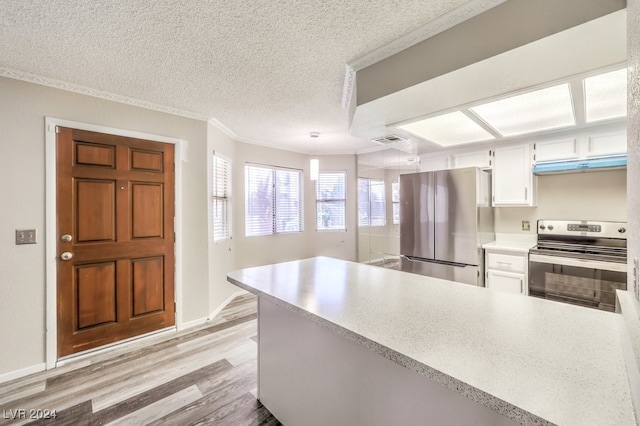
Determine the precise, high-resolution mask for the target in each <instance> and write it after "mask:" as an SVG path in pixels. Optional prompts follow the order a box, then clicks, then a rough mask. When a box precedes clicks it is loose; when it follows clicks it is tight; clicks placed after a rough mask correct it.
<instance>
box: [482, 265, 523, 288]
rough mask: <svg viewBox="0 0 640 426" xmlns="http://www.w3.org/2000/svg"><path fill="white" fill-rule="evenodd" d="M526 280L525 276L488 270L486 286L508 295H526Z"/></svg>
mask: <svg viewBox="0 0 640 426" xmlns="http://www.w3.org/2000/svg"><path fill="white" fill-rule="evenodd" d="M524 279H525V277H524V274H516V273H513V272H502V271H493V270H488V271H487V284H486V286H487V288H491V289H493V290H498V291H503V292H506V293H516V294H524V289H525V285H524V284H525V283H524Z"/></svg>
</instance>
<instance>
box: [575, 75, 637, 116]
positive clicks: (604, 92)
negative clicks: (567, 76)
mask: <svg viewBox="0 0 640 426" xmlns="http://www.w3.org/2000/svg"><path fill="white" fill-rule="evenodd" d="M584 95H585V112H586V121H587V123H591V122H594V121H601V120H608V119H611V118H620V117H625V116H626V115H627V69H626V68H623V69H620V70H616V71H611V72H608V73H604V74H600V75H595V76H593V77H588V78H585V79H584Z"/></svg>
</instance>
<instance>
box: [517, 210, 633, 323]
mask: <svg viewBox="0 0 640 426" xmlns="http://www.w3.org/2000/svg"><path fill="white" fill-rule="evenodd" d="M626 227H627V224H626V223H625V222H594V221H578V220H569V221H564V220H539V221H538V244H537V245H536V246H535V247H534V248H532V249H531V250H530V251H529V294H530V295H531V296H535V297H541V298H544V299H550V300H557V301H560V302H566V303H572V304H575V305H581V306H587V307H591V308H596V309H602V310H606V311H614V310H615V304H616V295H615V291H616V289H623V290H626V288H627V230H626Z"/></svg>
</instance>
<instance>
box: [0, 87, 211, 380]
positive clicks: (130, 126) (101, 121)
mask: <svg viewBox="0 0 640 426" xmlns="http://www.w3.org/2000/svg"><path fill="white" fill-rule="evenodd" d="M0 99H2V102H1V103H0V129H2V136H1V141H0V159H1V161H2V167H0V181H1V182H2V185H1V186H0V187H1V188H2V189H0V191H1V192H0V194H1V195H2V210H0V220H1V223H2V226H1V228H0V257H1V258H2V262H0V341H2V342H3V344H2V350H0V377H2V375H3V374H5V373H8V372H15V371H19V370H23V369H29V368H32V367H33V366H37V365H42V364H43V363H44V362H45V240H44V236H45V123H44V121H45V117H46V116H49V117H54V118H59V119H65V120H70V121H76V122H83V123H91V124H97V125H101V126H106V127H112V128H118V129H126V130H132V131H138V132H144V133H149V134H155V135H160V136H167V137H172V138H178V139H183V140H186V141H187V142H188V144H187V145H186V148H185V151H184V154H185V158H186V161H185V163H184V164H183V176H182V178H183V180H182V188H181V189H182V203H183V223H182V224H181V225H182V229H183V236H182V237H183V242H184V247H183V250H184V259H183V276H182V281H183V283H184V287H183V295H182V296H183V303H184V305H183V308H184V310H183V320H184V321H190V320H194V319H197V318H202V317H205V316H206V315H207V313H208V305H207V297H208V296H207V294H208V282H207V281H208V280H207V276H208V274H209V272H208V266H207V237H206V229H207V197H206V193H207V187H206V182H207V179H206V170H207V167H206V158H207V157H206V155H205V154H206V150H207V146H206V145H207V125H206V123H205V122H202V121H196V120H190V119H186V118H181V117H176V116H172V115H168V114H164V113H160V112H155V111H150V110H145V109H141V108H136V107H133V106H128V105H123V104H118V103H115V102H109V101H105V100H101V99H97V98H92V97H89V96H84V95H79V94H75V93H71V92H66V91H62V90H57V89H52V88H47V87H44V86H39V85H35V84H31V83H25V82H21V81H17V80H11V79H6V78H0ZM24 228H37V230H38V243H37V244H35V245H24V246H16V245H15V234H14V232H15V230H16V229H24ZM203 231H205V232H203ZM203 296H204V297H203Z"/></svg>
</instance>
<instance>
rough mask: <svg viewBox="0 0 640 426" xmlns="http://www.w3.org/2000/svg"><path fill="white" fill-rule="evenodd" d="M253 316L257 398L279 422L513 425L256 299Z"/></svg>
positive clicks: (426, 379)
mask: <svg viewBox="0 0 640 426" xmlns="http://www.w3.org/2000/svg"><path fill="white" fill-rule="evenodd" d="M258 315H259V319H258V324H259V335H258V351H259V352H258V394H259V399H260V401H261V402H262V404H264V406H265V407H267V409H269V411H270V412H271V413H272V414H273V415H274V416H275V417H276V418H277V419H278V420H280V422H282V423H283V424H292V425H293V424H304V425H327V424H332V425H354V424H371V425H376V424H380V425H382V424H396V425H415V424H427V423H428V424H439V425H460V424H474V425H492V426H493V425H514V424H516V423H515V422H513V421H512V420H510V419H508V418H506V417H504V416H502V415H500V414H498V413H496V412H494V411H492V410H490V409H489V408H487V407H484V406H481V405H479V404H477V403H475V402H473V401H471V400H469V399H467V398H465V397H463V396H461V395H459V394H457V393H455V392H453V391H451V390H450V389H447V388H446V387H444V386H442V385H439V384H437V383H434V382H432V381H430V380H429V379H428V378H426V377H424V376H421V375H419V374H417V373H415V372H413V371H411V370H408V369H406V368H404V367H402V366H400V365H398V364H396V363H394V362H392V361H390V360H388V359H386V358H384V357H382V356H380V355H378V354H376V353H375V352H373V351H371V350H369V349H367V348H366V347H364V346H362V345H359V344H358V343H356V342H354V341H351V340H349V339H346V338H344V337H342V336H339V335H338V334H336V333H334V332H332V331H330V330H327V329H326V328H323V327H322V326H320V325H318V324H316V323H314V322H312V321H310V320H308V319H306V318H303V317H301V316H300V315H298V314H296V313H295V312H292V311H290V310H288V309H286V308H283V307H281V306H278V305H276V304H274V303H272V302H270V301H268V300H265V299H264V298H263V297H260V298H259V313H258Z"/></svg>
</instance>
